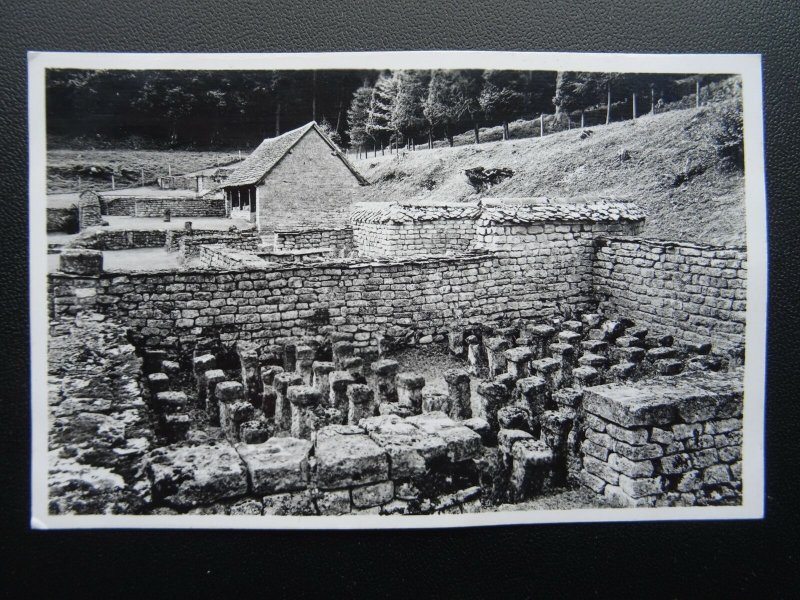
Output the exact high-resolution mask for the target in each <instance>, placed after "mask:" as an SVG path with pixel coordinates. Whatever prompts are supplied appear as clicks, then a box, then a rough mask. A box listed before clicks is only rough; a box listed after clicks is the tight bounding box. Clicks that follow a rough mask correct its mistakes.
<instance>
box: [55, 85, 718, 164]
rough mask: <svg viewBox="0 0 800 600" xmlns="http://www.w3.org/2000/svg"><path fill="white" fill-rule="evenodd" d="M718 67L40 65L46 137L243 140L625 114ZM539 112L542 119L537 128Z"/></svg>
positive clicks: (677, 93)
mask: <svg viewBox="0 0 800 600" xmlns="http://www.w3.org/2000/svg"><path fill="white" fill-rule="evenodd" d="M722 77H724V76H714V77H709V76H696V75H690V74H670V75H663V74H622V73H585V72H584V73H578V72H558V73H556V72H554V71H491V70H488V71H478V70H429V71H409V70H405V71H384V72H378V71H344V70H341V71H339V70H336V71H334V70H326V71H202V72H201V71H119V70H104V71H77V70H51V71H48V74H47V131H48V137H49V145H50V147H51V148H57V147H61V148H76V147H77V148H114V147H126V148H183V149H190V148H191V149H198V150H218V149H227V148H247V147H253V146H255V145H257V144H258V143H259V142H260V141H261V140H262V139H263V138H265V137H270V136H274V135H279V134H280V133H282V132H285V131H288V130H290V129H293V128H295V127H298V126H300V125H302V124H304V123H307V122H308V121H311V120H315V121H317V122H319V123H320V124H321V125H322V126H323V128H325V129H326V130H327V131H328V132H329V134H330V135H331V137H332V138H333V139H334V141H336V142H337V143H338V144H339V145H340V146H342V147H343V148H352V149H354V150H356V151H359V150H372V149H374V148H376V147H377V148H384V147H389V148H391V147H392V146H394V147H398V146H415V145H419V144H428V145H431V144H432V143H433V141H434V140H447V141H448V142H449V143H450V144H451V145H452V143H453V137H454V136H456V135H458V134H462V133H464V132H468V131H472V132H474V139H475V142H476V143H480V128H482V127H489V126H502V128H503V133H504V138H508V137H509V126H508V124H509V122H512V121H515V120H517V119H527V120H533V119H538V118H540V117H541V116H542V115H548V116H553V118H550V119H549V121H548V127H549V129H550V130H555V129H561V128H564V129H566V128H570V127H576V126H582V125H589V124H592V125H596V124H599V123H602V122H606V123H607V122H610V121H612V120H622V119H630V118H634V117H635V116H638V115H642V114H646V113H649V112H651V111H657V110H658V109H659V107H661V106H663V105H665V104H668V103H670V102H673V101H675V100H677V99H679V98H682V97H684V96H687V95H690V94H696V93H697V92H698V91H699V90H700V89H701V86H702V85H704V84H706V83H709V82H711V81H713V80H718V79H721V78H722ZM543 127H544V124H543V123H542V128H543Z"/></svg>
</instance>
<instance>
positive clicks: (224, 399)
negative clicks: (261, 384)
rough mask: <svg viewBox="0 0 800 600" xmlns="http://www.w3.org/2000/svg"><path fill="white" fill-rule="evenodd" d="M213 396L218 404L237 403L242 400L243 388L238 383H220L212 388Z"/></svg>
mask: <svg viewBox="0 0 800 600" xmlns="http://www.w3.org/2000/svg"><path fill="white" fill-rule="evenodd" d="M214 394H215V395H216V397H217V401H218V402H220V403H229V402H238V401H239V400H242V399H244V388H243V387H242V384H241V383H239V382H238V381H221V382H219V383H217V385H216V387H215V388H214Z"/></svg>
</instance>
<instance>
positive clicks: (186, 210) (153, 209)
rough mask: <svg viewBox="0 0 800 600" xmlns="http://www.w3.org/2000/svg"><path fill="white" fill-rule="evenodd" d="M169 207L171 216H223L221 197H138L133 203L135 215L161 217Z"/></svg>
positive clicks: (223, 209)
mask: <svg viewBox="0 0 800 600" xmlns="http://www.w3.org/2000/svg"><path fill="white" fill-rule="evenodd" d="M167 209H169V211H170V213H171V215H172V216H173V217H224V216H225V200H223V199H222V198H197V199H195V198H191V199H188V198H140V199H138V200H136V202H135V203H134V213H133V214H134V216H136V217H163V216H164V211H165V210H167Z"/></svg>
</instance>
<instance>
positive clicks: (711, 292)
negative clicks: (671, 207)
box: [592, 238, 747, 348]
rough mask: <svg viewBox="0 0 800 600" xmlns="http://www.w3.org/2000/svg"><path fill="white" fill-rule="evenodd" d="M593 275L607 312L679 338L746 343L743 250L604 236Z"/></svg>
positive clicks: (728, 344)
mask: <svg viewBox="0 0 800 600" xmlns="http://www.w3.org/2000/svg"><path fill="white" fill-rule="evenodd" d="M592 274H593V288H594V294H595V295H596V296H597V298H598V300H600V301H601V303H600V306H601V308H602V310H603V311H604V312H605V313H606V314H625V315H628V316H630V318H632V319H635V320H636V321H637V322H639V323H641V324H642V325H644V326H646V327H652V328H656V329H658V330H661V331H664V332H665V333H670V334H672V335H673V336H675V338H676V339H679V340H685V341H691V342H703V341H711V342H713V343H714V344H715V345H717V346H719V347H727V348H732V347H736V346H742V345H743V344H744V331H745V308H746V298H747V254H746V252H745V250H744V249H742V248H721V247H712V246H698V245H693V244H686V243H674V242H658V241H649V240H640V239H629V238H608V239H604V240H602V241H601V242H600V243H598V247H597V250H596V252H595V260H594V265H593V268H592Z"/></svg>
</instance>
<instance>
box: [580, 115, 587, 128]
mask: <svg viewBox="0 0 800 600" xmlns="http://www.w3.org/2000/svg"><path fill="white" fill-rule="evenodd" d="M585 116H586V113H584V112H583V111H581V129H583V128H584V125H585V122H586V121H585V120H584V117H585Z"/></svg>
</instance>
